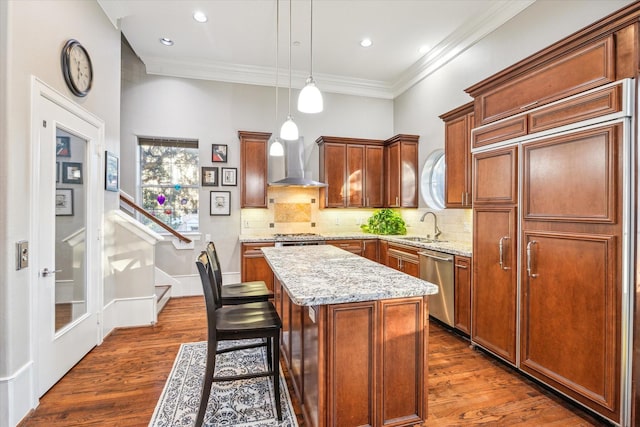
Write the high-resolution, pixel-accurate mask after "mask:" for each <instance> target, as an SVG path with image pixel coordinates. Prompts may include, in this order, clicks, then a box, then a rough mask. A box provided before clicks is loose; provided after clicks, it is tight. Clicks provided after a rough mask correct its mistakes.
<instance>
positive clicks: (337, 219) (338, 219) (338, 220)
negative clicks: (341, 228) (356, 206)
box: [336, 216, 340, 225]
mask: <svg viewBox="0 0 640 427" xmlns="http://www.w3.org/2000/svg"><path fill="white" fill-rule="evenodd" d="M336 225H340V217H339V216H336Z"/></svg>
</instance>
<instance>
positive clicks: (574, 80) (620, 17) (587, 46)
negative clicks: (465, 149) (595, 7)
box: [466, 8, 638, 126]
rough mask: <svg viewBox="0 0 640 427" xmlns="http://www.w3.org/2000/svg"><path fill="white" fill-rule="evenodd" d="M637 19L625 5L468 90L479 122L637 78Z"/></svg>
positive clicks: (503, 116) (636, 12) (635, 13)
mask: <svg viewBox="0 0 640 427" xmlns="http://www.w3.org/2000/svg"><path fill="white" fill-rule="evenodd" d="M630 9H631V8H630ZM634 15H635V16H634ZM637 19H638V11H637V8H635V10H628V11H627V10H621V11H620V12H617V13H614V14H612V15H610V16H608V17H606V18H605V19H603V20H602V21H600V22H598V23H597V24H596V25H592V26H591V27H587V28H585V29H584V30H582V31H578V32H576V33H574V34H572V35H570V36H568V37H566V38H565V39H563V40H560V41H559V42H557V43H555V44H553V45H551V46H549V47H548V48H546V49H543V50H542V51H540V52H538V53H536V54H534V55H531V56H530V57H528V58H526V59H524V60H522V61H520V62H518V63H516V64H514V65H512V66H511V67H509V68H506V69H505V70H502V71H501V72H499V73H497V74H495V75H493V76H491V77H489V78H487V79H485V80H483V81H481V82H479V83H477V84H475V85H473V86H472V87H470V88H468V89H466V92H467V93H468V94H469V95H471V96H472V97H473V98H474V102H475V113H476V126H480V125H485V124H487V123H491V122H494V121H497V120H500V119H503V118H505V117H509V116H512V115H515V114H518V113H521V112H523V111H527V110H531V109H533V108H536V107H540V106H542V105H546V104H549V103H551V102H553V101H556V100H559V99H563V98H566V97H568V96H571V95H574V94H577V93H581V92H584V91H586V90H588V89H592V88H596V87H599V86H602V85H603V84H606V83H609V82H613V81H616V80H621V79H623V78H627V77H631V78H632V77H634V76H635V74H636V71H637V65H638V64H637V52H636V49H637V47H636V45H637V38H638V33H637V31H638V30H637V27H636V25H634V21H637Z"/></svg>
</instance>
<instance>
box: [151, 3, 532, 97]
mask: <svg viewBox="0 0 640 427" xmlns="http://www.w3.org/2000/svg"><path fill="white" fill-rule="evenodd" d="M534 2H535V0H519V1H512V0H502V1H499V2H497V3H495V4H493V5H492V6H491V7H490V8H487V10H486V11H485V12H484V13H483V14H480V15H478V16H476V17H474V18H473V19H471V20H468V21H466V22H464V23H462V24H461V25H460V26H459V27H458V28H457V29H456V31H454V32H453V33H451V34H450V35H449V36H448V37H447V38H445V39H444V40H442V42H440V43H439V44H438V45H437V46H436V47H434V48H433V49H431V51H430V52H428V53H427V54H425V55H424V56H423V57H422V58H421V59H420V60H418V61H417V62H415V63H414V64H413V65H411V66H410V67H409V68H408V69H407V70H406V71H405V72H403V73H402V74H401V75H400V76H399V77H398V78H397V79H396V80H395V81H380V80H367V79H358V78H351V77H344V76H337V75H331V74H318V73H314V75H313V77H314V79H315V80H316V83H317V85H318V87H319V88H320V90H322V91H323V92H331V93H338V94H345V95H355V96H366V97H372V98H382V99H394V98H396V97H397V96H399V95H401V94H402V93H404V92H405V91H406V90H408V89H409V88H411V87H412V86H414V85H415V84H417V83H418V82H420V81H421V80H423V79H424V78H426V77H427V76H429V75H430V74H432V73H434V72H435V71H436V70H438V69H439V68H441V67H442V66H444V65H445V64H447V63H448V62H449V61H451V60H452V59H453V58H455V57H456V56H458V55H460V54H461V53H462V52H464V51H465V50H466V49H468V48H469V47H471V46H473V45H474V44H475V43H477V42H478V41H480V40H482V38H484V37H485V36H486V35H487V34H489V33H491V32H492V31H494V30H495V29H496V28H498V27H500V26H501V25H503V24H504V23H505V22H507V21H508V20H509V19H511V18H513V17H514V16H515V15H517V14H518V13H520V12H521V11H523V10H524V9H526V8H527V7H529V6H530V5H531V4H533V3H534ZM140 59H141V60H142V62H143V63H144V64H145V66H146V70H147V73H148V74H154V75H162V76H172V77H182V78H189V79H200V80H213V81H220V82H227V83H239V84H249V85H258V86H271V87H273V86H275V73H276V72H275V68H273V67H258V66H252V65H242V64H229V63H220V62H202V61H196V60H189V59H179V60H177V59H167V58H161V57H153V56H145V57H141V58H140ZM307 77H308V74H307V73H303V72H300V71H292V73H291V87H292V88H295V89H301V88H302V87H304V85H305V81H306V78H307ZM278 81H279V82H282V83H284V84H280V87H283V88H287V87H288V86H289V85H288V83H289V74H288V72H286V71H282V70H280V72H279V74H278Z"/></svg>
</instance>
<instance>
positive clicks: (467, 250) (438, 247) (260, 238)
mask: <svg viewBox="0 0 640 427" xmlns="http://www.w3.org/2000/svg"><path fill="white" fill-rule="evenodd" d="M407 237H412V236H411V235H406V236H387V235H377V234H370V233H363V232H358V231H354V232H344V233H318V234H317V235H316V236H296V237H295V238H291V237H288V238H284V237H274V236H273V235H272V234H266V235H248V234H242V235H240V237H239V240H240V243H260V242H265V243H266V242H278V241H285V240H286V241H291V240H296V241H305V240H306V241H312V240H318V239H322V240H325V241H330V240H356V239H381V240H386V241H388V242H393V243H401V244H403V245H407V246H412V247H415V248H418V249H431V250H434V251H440V252H445V253H448V254H451V255H462V256H467V257H471V253H472V248H471V243H470V242H455V241H447V240H443V241H439V242H415V241H409V240H406V238H407ZM413 237H424V236H413Z"/></svg>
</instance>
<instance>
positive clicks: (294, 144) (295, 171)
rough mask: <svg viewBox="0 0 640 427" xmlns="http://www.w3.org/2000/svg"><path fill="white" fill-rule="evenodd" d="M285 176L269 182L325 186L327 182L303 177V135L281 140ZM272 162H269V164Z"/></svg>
mask: <svg viewBox="0 0 640 427" xmlns="http://www.w3.org/2000/svg"><path fill="white" fill-rule="evenodd" d="M283 143H284V146H285V147H284V150H285V151H284V157H285V158H284V167H285V178H283V179H280V180H277V181H274V182H270V183H269V186H271V187H326V186H327V184H325V183H323V182H319V181H314V180H313V179H310V178H305V177H304V137H302V136H301V137H300V138H298V139H297V140H295V141H283ZM272 165H273V162H270V166H272Z"/></svg>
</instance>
